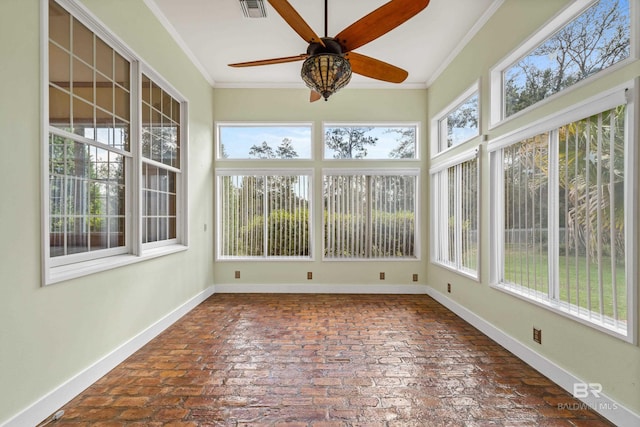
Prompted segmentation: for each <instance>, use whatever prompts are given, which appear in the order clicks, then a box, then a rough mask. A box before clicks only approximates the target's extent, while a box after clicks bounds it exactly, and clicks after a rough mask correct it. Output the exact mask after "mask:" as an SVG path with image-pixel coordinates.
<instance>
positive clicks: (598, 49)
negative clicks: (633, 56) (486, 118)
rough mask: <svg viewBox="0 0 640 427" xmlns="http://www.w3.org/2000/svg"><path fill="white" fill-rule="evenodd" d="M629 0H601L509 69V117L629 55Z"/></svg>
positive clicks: (506, 73) (506, 85)
mask: <svg viewBox="0 0 640 427" xmlns="http://www.w3.org/2000/svg"><path fill="white" fill-rule="evenodd" d="M629 16H630V12H629V1H628V0H600V1H599V2H597V3H596V4H595V5H593V6H592V7H590V8H589V9H587V10H586V11H585V12H584V13H583V14H582V15H580V16H578V17H577V18H576V19H574V20H573V21H571V22H570V23H568V24H567V25H565V26H564V27H563V28H561V29H560V30H559V31H558V32H557V33H555V34H554V35H552V36H551V37H550V38H549V39H547V40H546V41H545V42H544V43H542V44H540V45H539V46H537V47H536V48H535V49H533V50H532V51H531V52H529V53H528V54H527V55H526V56H525V57H524V58H523V59H521V60H520V61H519V62H517V63H516V64H514V65H512V66H511V67H509V68H507V69H506V70H505V71H504V83H503V84H504V96H505V99H504V103H505V107H504V109H505V116H506V117H509V116H511V115H512V114H515V113H517V112H518V111H521V110H523V109H525V108H527V107H528V106H530V105H533V104H535V103H536V102H538V101H541V100H543V99H545V98H547V97H548V96H551V95H553V94H554V93H557V92H559V91H561V90H563V89H565V88H567V87H569V86H571V85H573V84H575V83H577V82H579V81H581V80H583V79H585V78H587V77H589V76H591V75H593V74H595V73H597V72H598V71H601V70H604V69H606V68H608V67H610V66H611V65H613V64H615V63H617V62H619V61H621V60H623V59H625V58H627V57H629V54H630V35H629V34H630V18H629Z"/></svg>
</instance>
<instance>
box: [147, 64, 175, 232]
mask: <svg viewBox="0 0 640 427" xmlns="http://www.w3.org/2000/svg"><path fill="white" fill-rule="evenodd" d="M180 108H181V106H180V103H179V102H178V101H177V100H176V99H174V98H173V97H172V96H171V95H169V94H168V93H167V92H166V91H165V90H163V89H162V88H161V87H160V86H158V85H157V84H156V83H155V82H153V80H151V79H150V78H149V77H147V76H146V75H144V74H143V75H142V243H149V242H158V241H166V240H172V239H176V238H177V236H178V232H177V217H178V203H177V198H178V188H179V184H178V180H179V179H181V174H180Z"/></svg>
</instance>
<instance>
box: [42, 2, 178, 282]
mask: <svg viewBox="0 0 640 427" xmlns="http://www.w3.org/2000/svg"><path fill="white" fill-rule="evenodd" d="M55 1H56V3H58V4H59V5H60V6H62V7H63V8H64V9H66V10H67V11H68V12H69V13H70V14H71V15H72V16H73V17H74V19H76V20H78V21H79V22H81V23H82V24H83V25H85V26H86V27H87V28H88V29H89V30H90V31H92V32H93V33H94V34H95V35H96V36H98V37H99V38H100V39H102V40H103V41H104V42H105V43H107V44H108V45H109V46H111V47H112V48H113V49H114V50H115V51H116V52H118V54H120V55H122V57H124V58H125V59H126V60H127V61H128V62H129V63H130V76H131V89H130V90H131V92H130V116H131V122H130V132H131V135H130V152H128V153H125V155H126V162H127V163H128V165H127V166H126V168H125V170H126V175H125V182H126V190H125V192H126V195H125V199H126V211H125V217H126V227H125V233H126V234H125V239H126V240H125V246H124V248H118V249H117V250H109V249H107V250H101V251H96V252H93V253H82V254H74V255H69V256H64V257H55V258H51V256H50V246H49V230H50V224H49V222H50V221H49V134H50V133H56V134H60V133H62V134H63V136H64V134H65V133H64V131H60V130H56V129H54V128H50V126H49V94H48V87H49V53H48V45H49V25H48V21H49V20H48V16H49V1H48V0H41V1H40V16H41V20H40V43H41V49H40V52H41V61H40V62H41V68H40V74H41V79H42V80H41V81H42V90H41V123H42V125H41V132H40V136H41V141H42V142H41V149H42V151H41V154H42V155H41V159H42V161H41V169H42V171H43V174H42V194H41V197H42V213H41V221H42V230H41V232H42V285H43V286H46V285H51V284H54V283H58V282H62V281H65V280H69V279H73V278H78V277H83V276H86V275H89V274H93V273H97V272H100V271H105V270H109V269H113V268H117V267H121V266H124V265H129V264H132V263H137V262H140V261H144V260H147V259H152V258H156V257H158V256H163V255H167V254H171V253H175V252H179V251H184V250H186V249H187V248H188V246H187V245H188V237H187V236H188V212H187V194H188V193H187V180H186V179H185V177H186V176H187V158H188V133H187V128H188V126H187V123H188V111H187V105H188V101H187V99H186V98H185V97H183V96H182V95H180V94H179V93H178V92H177V91H176V90H175V89H174V88H173V87H171V85H169V84H168V83H167V82H166V81H165V80H164V79H162V78H161V77H160V76H159V74H158V73H157V72H155V71H154V70H152V69H151V68H150V67H149V66H147V65H146V64H144V63H143V62H142V60H141V59H140V58H141V57H140V56H139V55H137V54H136V53H135V52H134V51H133V50H132V49H131V48H129V47H128V46H127V45H126V44H125V43H124V42H123V41H121V40H120V39H119V38H118V37H117V36H116V35H115V34H112V33H111V32H110V31H109V30H108V29H107V28H106V27H105V26H104V25H103V24H102V23H101V22H100V20H99V19H98V18H97V17H96V16H95V15H93V14H92V13H91V12H90V11H89V10H88V9H87V8H86V7H85V6H84V5H82V4H81V3H80V2H79V1H77V0H55ZM141 70H145V71H144V72H145V74H147V76H149V77H152V78H153V79H154V81H156V83H157V84H161V85H162V86H163V89H165V90H166V91H167V92H169V93H170V94H171V95H172V96H174V98H175V99H176V100H178V101H179V102H180V104H181V107H182V111H181V117H180V119H181V126H180V128H181V156H180V162H181V167H180V171H181V172H180V173H181V174H182V175H183V177H182V178H181V179H180V182H179V183H177V190H178V192H179V193H181V194H180V195H178V200H177V211H178V215H179V216H178V220H177V224H176V227H177V228H176V231H177V234H178V238H177V239H175V240H173V239H172V240H170V241H163V242H158V243H157V244H154V245H144V247H143V245H142V243H141V233H140V228H141V215H140V203H141V200H142V194H141V192H142V190H141V183H140V180H141V173H142V171H141V168H142V159H141V154H140V151H141V149H140V143H141V138H140V132H141V127H140V124H141V108H140V102H141V98H140V90H141ZM72 136H73V139H75V140H82V137H78V136H77V135H72ZM86 142H87V143H89V144H95V143H94V142H93V141H91V140H88V139H87V140H86Z"/></svg>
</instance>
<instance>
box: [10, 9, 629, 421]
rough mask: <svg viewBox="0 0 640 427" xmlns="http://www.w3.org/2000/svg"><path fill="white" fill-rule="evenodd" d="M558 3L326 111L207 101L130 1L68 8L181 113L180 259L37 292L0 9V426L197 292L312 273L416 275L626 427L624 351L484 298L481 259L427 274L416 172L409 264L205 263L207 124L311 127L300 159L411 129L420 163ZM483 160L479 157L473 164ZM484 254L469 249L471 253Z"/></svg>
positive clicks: (27, 36) (526, 308)
mask: <svg viewBox="0 0 640 427" xmlns="http://www.w3.org/2000/svg"><path fill="white" fill-rule="evenodd" d="M566 1H567V0H545V1H544V2H539V1H537V2H534V1H523V0H506V1H505V3H504V5H503V6H502V7H501V8H500V9H499V10H498V11H497V13H496V14H495V15H494V17H493V18H492V19H491V20H490V22H489V23H488V24H487V25H486V26H485V28H484V29H483V30H481V31H480V32H479V33H478V35H477V36H476V37H474V39H473V40H472V41H471V43H470V44H469V46H467V47H466V48H465V49H464V50H463V51H462V52H461V54H460V55H459V56H458V57H457V58H456V59H455V60H454V61H453V63H452V64H451V65H450V66H449V67H448V68H447V70H446V71H445V72H444V73H443V74H442V76H441V77H440V78H438V79H437V81H436V82H435V83H434V84H433V85H432V86H431V87H430V88H429V90H428V91H427V90H364V89H345V90H343V91H341V92H340V93H338V94H336V95H335V96H334V97H332V98H331V100H330V101H329V102H326V103H325V102H323V101H319V102H316V103H314V104H309V103H308V102H307V101H308V91H306V90H302V89H300V90H298V89H286V90H281V89H276V90H267V89H215V90H211V88H210V86H209V85H208V83H207V82H206V81H205V80H204V79H203V78H202V77H201V75H200V74H199V73H198V71H197V70H196V69H195V68H194V67H193V65H191V64H190V62H189V61H188V59H187V58H186V57H185V55H184V54H183V53H182V52H181V51H180V49H179V48H178V47H177V46H176V45H175V43H174V42H173V40H172V39H171V38H170V37H169V36H168V35H167V34H166V32H165V31H164V30H163V29H162V28H161V26H160V24H159V23H158V22H157V21H156V20H155V18H154V17H153V16H152V14H151V13H150V12H149V10H147V9H146V7H145V6H144V3H143V2H142V0H137V1H132V0H109V1H104V0H83V2H84V3H85V4H86V5H87V6H88V7H89V8H90V9H91V10H92V11H93V12H94V13H95V14H96V15H97V16H98V18H99V19H100V20H101V21H102V22H103V23H105V24H106V25H107V27H108V28H109V29H110V30H112V31H113V32H114V33H115V34H117V35H118V36H119V37H120V38H121V39H122V40H123V41H124V42H125V43H126V44H128V45H129V47H131V48H132V49H133V50H134V51H135V52H136V53H137V54H138V55H140V56H141V57H142V58H143V59H144V60H145V61H146V62H147V63H148V64H149V65H151V66H152V67H153V68H154V69H155V70H156V71H157V72H158V73H160V74H161V75H162V76H163V77H164V78H165V79H166V80H168V81H169V82H170V83H171V84H172V85H173V86H174V87H175V88H176V89H177V90H179V91H180V92H181V93H182V94H183V95H184V96H186V97H187V98H188V100H189V102H190V104H189V105H190V120H189V132H190V147H189V150H190V152H189V200H190V202H189V223H190V233H189V242H190V249H189V250H188V251H186V252H181V253H178V254H174V255H170V256H165V257H162V258H158V259H154V260H149V261H145V262H143V263H139V264H135V265H131V266H127V267H122V268H118V269H115V270H111V271H107V272H103V273H98V274H93V275H91V276H87V277H85V278H81V279H76V280H71V281H68V282H64V283H59V284H56V285H52V286H48V287H46V288H43V287H41V286H40V245H41V232H40V214H41V212H40V205H41V199H40V182H41V168H40V150H41V141H40V118H39V114H40V102H39V99H40V84H41V80H40V75H39V69H40V65H39V55H40V47H39V37H40V36H39V8H40V2H39V0H4V1H0V55H1V56H0V57H2V58H3V59H2V61H0V77H1V78H0V94H2V95H1V96H2V97H1V98H0V129H2V133H3V137H2V138H1V139H0V141H1V142H0V144H2V147H3V149H4V150H3V153H4V154H3V155H2V156H0V174H1V175H0V176H2V178H3V181H4V185H2V186H0V200H2V203H1V204H0V236H2V239H0V396H2V397H3V399H0V423H2V422H3V421H5V420H6V419H8V418H10V417H11V416H13V415H15V414H16V413H17V412H19V411H20V410H22V409H23V408H25V407H27V406H28V405H30V404H31V403H33V402H34V401H36V400H37V399H39V398H41V397H42V396H44V395H45V394H46V393H48V392H49V391H51V390H53V389H55V388H56V387H58V386H60V385H61V384H62V383H64V382H65V381H66V380H68V379H69V378H71V377H73V376H74V375H76V374H77V373H78V372H80V371H82V370H83V369H85V368H86V367H88V366H90V365H92V364H93V363H95V362H96V361H97V360H99V359H100V358H101V357H103V356H104V355H106V354H108V353H109V352H111V351H113V350H114V349H115V348H117V347H118V346H119V345H121V344H122V343H124V342H126V341H127V340H128V339H130V338H131V337H133V336H135V335H136V334H137V333H139V332H140V331H142V330H144V329H145V328H146V327H148V326H149V325H151V324H153V323H154V322H155V321H157V320H158V319H160V318H161V317H163V316H164V315H166V314H167V313H169V312H170V311H172V310H173V309H175V308H176V307H177V306H179V305H180V304H182V303H183V302H185V301H186V300H188V299H189V298H191V297H193V296H194V295H196V294H198V293H199V292H200V291H202V290H203V289H205V288H206V287H208V286H210V285H211V284H213V283H216V284H229V285H233V284H235V283H238V284H245V285H246V284H279V283H284V284H292V285H293V284H300V283H302V284H304V283H308V282H307V281H306V272H307V271H313V272H314V280H313V282H314V283H323V284H335V285H340V284H361V285H367V284H370V283H381V282H379V281H378V272H379V271H385V272H386V273H387V280H386V281H385V282H384V283H387V284H411V283H412V282H410V274H413V273H419V274H420V279H421V280H420V283H423V284H424V283H426V284H428V285H430V286H432V287H434V288H435V289H436V290H438V291H440V292H442V293H446V292H445V287H446V283H448V282H450V283H452V284H453V293H452V294H447V295H448V296H450V297H451V298H452V299H454V300H455V301H456V302H458V303H460V304H462V305H464V306H465V307H467V308H468V309H469V310H471V311H473V312H474V313H476V314H477V315H478V316H481V317H482V318H484V319H486V320H487V321H489V322H491V323H492V324H493V325H495V326H496V327H497V328H499V329H501V330H502V331H504V332H506V333H507V334H509V335H511V336H512V337H514V338H516V339H518V340H519V341H521V342H522V343H524V344H526V345H529V346H531V348H532V349H534V350H535V351H537V352H539V353H540V354H541V355H542V356H543V357H546V358H548V359H549V360H550V361H552V362H554V363H556V364H558V365H560V366H562V367H564V368H566V369H567V370H568V371H570V372H571V373H573V374H574V375H576V376H577V377H579V378H582V379H584V380H585V381H589V382H600V383H602V384H603V385H604V391H605V392H606V393H607V394H608V395H609V396H610V397H612V398H613V399H615V400H617V401H618V402H620V403H623V404H624V405H626V406H627V407H628V408H630V409H631V410H633V411H635V412H636V413H640V384H639V381H638V378H640V351H639V349H638V347H636V346H632V345H630V344H626V343H624V342H622V341H620V340H618V339H615V338H612V337H610V336H608V335H605V334H603V333H599V332H596V331H594V330H592V329H591V328H588V327H585V326H582V325H580V324H579V323H577V322H574V321H571V320H569V319H566V318H563V317H560V316H557V315H555V314H552V313H550V312H548V311H546V310H543V309H540V308H538V307H536V306H534V305H532V304H529V303H526V302H523V301H521V300H518V299H515V298H513V297H510V296H508V295H506V294H504V293H501V292H499V291H496V290H494V289H492V288H490V287H489V285H488V260H487V258H486V257H484V258H482V260H481V262H482V265H481V266H482V274H481V276H482V277H481V281H480V283H478V282H474V281H471V280H468V279H465V278H463V277H461V276H458V275H456V274H454V273H451V272H449V271H447V270H444V269H441V268H439V267H436V266H433V265H431V264H430V263H429V262H428V259H429V258H428V255H429V254H428V244H427V243H428V240H427V236H428V224H429V222H428V220H429V218H428V205H427V201H428V187H427V184H428V180H427V176H426V173H427V169H426V168H427V166H428V163H427V162H422V164H421V167H422V169H423V178H422V181H421V184H422V194H423V195H424V199H423V200H424V202H423V205H422V206H421V208H422V215H421V219H420V224H421V226H422V230H423V233H422V236H423V237H422V239H421V246H422V262H415V263H391V262H389V263H378V262H376V263H364V262H363V263H354V264H350V263H338V262H333V263H327V262H322V261H321V260H320V259H319V257H317V259H316V260H315V261H313V262H301V263H289V262H285V263H273V264H265V263H233V262H218V263H215V264H214V263H213V259H214V254H213V229H214V227H213V224H214V223H213V221H214V215H213V189H214V186H213V182H214V178H213V166H212V161H211V159H212V158H213V146H212V142H213V140H214V135H213V124H212V117H213V118H214V119H215V120H218V121H246V120H256V121H312V122H314V123H315V124H316V125H317V126H316V128H315V140H316V144H317V141H320V137H321V130H320V124H321V122H322V121H343V122H344V121H417V122H420V123H421V125H422V127H421V130H422V133H421V136H420V144H421V148H422V149H423V153H424V154H426V153H425V152H426V147H427V131H428V129H427V119H428V118H429V113H430V112H431V113H433V112H437V111H440V110H441V109H442V108H443V107H444V106H446V105H447V104H448V103H449V102H451V100H452V99H453V98H455V97H456V96H457V95H458V94H459V93H460V92H461V91H462V90H464V89H466V88H467V87H469V85H470V84H471V83H473V82H474V81H475V80H476V79H478V78H480V79H481V87H482V109H483V112H484V111H488V97H487V94H488V92H487V89H488V74H489V69H490V67H491V66H493V64H494V63H495V62H497V61H498V60H499V59H501V58H502V57H503V56H504V55H505V54H507V53H508V52H509V51H511V50H512V49H513V48H514V47H516V46H517V45H518V44H519V43H520V42H521V41H522V40H524V39H525V38H526V37H527V36H528V35H529V34H530V33H531V32H532V31H534V30H535V29H536V28H537V27H538V26H539V25H541V24H542V23H543V22H545V21H546V20H547V19H548V18H549V17H550V16H552V15H553V14H554V13H555V12H557V11H558V10H559V9H560V8H561V7H562V6H563V5H564V4H565V3H566ZM425 49H426V50H427V49H428V46H427V47H425ZM638 75H640V65H639V64H638V63H635V64H632V65H629V66H627V67H626V68H624V69H622V70H619V71H618V72H616V73H614V74H612V75H610V76H608V77H607V78H605V79H603V80H601V81H599V82H598V83H597V84H593V85H588V86H586V87H583V88H581V89H580V90H577V91H574V92H572V93H571V94H570V95H567V96H564V97H561V98H560V99H558V100H557V101H555V102H553V103H550V104H549V105H547V106H546V107H545V108H544V109H541V111H540V112H537V113H534V114H531V115H527V116H524V117H522V118H520V119H518V120H513V121H511V122H510V123H509V124H506V125H504V126H501V127H498V128H496V129H493V130H491V131H487V130H486V129H487V124H488V117H487V116H486V115H483V117H482V127H483V133H486V134H489V136H490V137H494V136H498V135H501V134H503V133H505V132H508V131H510V130H512V129H515V128H516V127H518V126H522V125H523V124H525V123H526V121H527V120H535V119H537V118H539V117H542V116H544V115H546V114H549V113H551V112H553V111H555V110H556V109H559V108H562V107H563V106H566V105H570V104H571V103H572V102H575V101H576V100H579V99H583V98H585V97H588V96H590V95H592V94H594V93H596V92H597V91H598V90H600V89H602V88H603V87H608V86H611V85H613V84H615V82H618V81H625V80H628V79H629V78H631V77H633V76H638ZM212 98H213V99H212ZM423 158H425V157H423ZM486 160H487V157H486V154H485V155H483V159H482V161H483V164H484V165H486ZM482 190H483V192H484V194H487V192H488V190H489V189H488V180H487V173H486V169H484V170H483V176H482ZM489 208H490V206H489V204H488V199H487V198H486V197H483V200H482V203H481V217H482V230H481V231H482V233H483V235H486V232H487V230H488V219H489V214H490V209H489ZM205 224H207V226H208V227H207V229H208V231H206V232H205V231H203V230H204V225H205ZM316 236H318V230H317V229H316ZM488 248H489V245H488V241H487V240H486V239H484V240H483V244H482V251H483V253H487V251H488ZM315 249H316V251H317V250H318V245H317V244H316V247H315ZM238 269H239V270H241V271H242V278H241V279H240V280H238V281H236V280H235V279H233V271H235V270H238ZM533 325H535V326H536V327H539V328H542V330H543V345H541V346H540V345H537V344H533V343H532V341H531V328H532V326H533Z"/></svg>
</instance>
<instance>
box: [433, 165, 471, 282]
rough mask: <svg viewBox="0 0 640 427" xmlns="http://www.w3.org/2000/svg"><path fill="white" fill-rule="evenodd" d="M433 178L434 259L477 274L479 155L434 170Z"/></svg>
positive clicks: (448, 265)
mask: <svg viewBox="0 0 640 427" xmlns="http://www.w3.org/2000/svg"><path fill="white" fill-rule="evenodd" d="M433 182H434V195H433V198H432V200H433V205H434V206H433V211H434V217H435V218H434V242H433V245H434V256H433V259H434V260H435V261H436V262H438V263H440V264H444V265H446V266H447V267H449V268H453V269H455V270H459V271H462V272H465V273H469V274H474V275H475V274H477V270H478V160H477V158H473V159H471V160H467V161H465V162H462V163H459V164H457V165H454V166H451V167H449V168H447V169H445V170H442V171H440V172H437V173H435V174H434V176H433Z"/></svg>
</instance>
